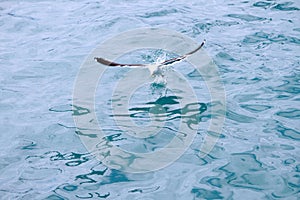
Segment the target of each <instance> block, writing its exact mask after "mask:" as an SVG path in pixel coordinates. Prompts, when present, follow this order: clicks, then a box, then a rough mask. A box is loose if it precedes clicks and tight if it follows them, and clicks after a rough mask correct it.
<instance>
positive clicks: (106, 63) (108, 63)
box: [94, 40, 205, 67]
mask: <svg viewBox="0 0 300 200" xmlns="http://www.w3.org/2000/svg"><path fill="white" fill-rule="evenodd" d="M204 44H205V40H204V41H203V42H202V43H201V44H200V46H199V47H198V48H196V49H195V50H193V51H191V52H189V53H187V54H185V55H183V56H179V57H176V58H172V59H169V60H166V61H164V62H162V63H160V64H159V65H160V66H162V65H170V64H173V63H175V62H179V61H182V60H183V59H185V58H186V57H187V56H189V55H192V54H193V53H196V52H197V51H199V50H200V49H201V48H202V47H203V45H204ZM94 59H95V60H96V61H97V62H98V63H101V64H103V65H107V66H120V67H124V66H140V67H143V66H146V65H145V64H120V63H116V62H112V61H109V60H106V59H104V58H98V57H95V58H94Z"/></svg>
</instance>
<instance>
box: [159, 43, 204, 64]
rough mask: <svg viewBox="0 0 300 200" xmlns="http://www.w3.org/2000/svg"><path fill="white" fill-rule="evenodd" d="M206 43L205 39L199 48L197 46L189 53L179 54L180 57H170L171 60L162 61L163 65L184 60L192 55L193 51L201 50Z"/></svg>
mask: <svg viewBox="0 0 300 200" xmlns="http://www.w3.org/2000/svg"><path fill="white" fill-rule="evenodd" d="M204 44H205V40H204V41H203V42H202V43H201V44H200V46H199V47H198V48H196V49H195V50H193V51H191V52H189V53H187V54H184V55H183V56H179V57H176V58H172V59H170V60H166V61H164V62H162V63H161V65H171V64H173V63H175V62H179V61H182V60H184V59H185V58H186V57H188V56H190V55H192V54H193V53H196V52H197V51H199V50H200V49H201V48H202V47H203V45H204Z"/></svg>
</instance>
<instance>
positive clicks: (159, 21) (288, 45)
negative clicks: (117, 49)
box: [0, 0, 300, 200]
mask: <svg viewBox="0 0 300 200" xmlns="http://www.w3.org/2000/svg"><path fill="white" fill-rule="evenodd" d="M299 15H300V1H297V0H293V1H284V0H282V1H280V0H277V1H276V0H265V1H255V0H250V1H233V0H229V1H225V0H213V1H202V0H201V1H196V0H193V1H154V2H151V1H143V2H141V1H135V0H132V1H119V0H112V1H100V2H93V1H81V2H76V1H1V3H0V31H1V32H0V44H1V45H0V49H1V51H0V64H1V68H0V112H1V115H0V133H1V134H0V150H1V151H0V152H1V153H0V199H49V200H50V199H51V200H56V199H120V200H124V199H143V200H150V199H153V200H161V199H166V200H169V199H170V200H173V199H179V200H190V199H251V200H252V199H295V200H296V199H299V198H300V194H299V192H300V189H299V188H300V173H299V172H300V163H299V160H300V156H299V155H300V145H299V141H300V126H299V119H300V103H299V100H300V96H299V93H300V66H299V65H300V54H299V53H300V18H299ZM149 26H150V27H157V28H166V29H171V30H175V31H178V32H180V33H182V34H184V35H186V36H189V37H191V38H193V39H194V40H195V41H197V42H198V43H200V42H201V41H202V40H203V39H204V38H205V39H206V40H207V44H206V45H205V50H206V51H207V52H208V53H209V54H210V56H211V57H212V59H213V60H214V61H215V63H216V65H217V67H218V69H219V73H220V77H221V79H222V81H223V84H224V87H225V92H226V107H227V111H226V121H225V124H224V128H223V130H222V133H221V137H220V139H219V141H218V143H217V145H216V146H215V148H214V149H213V151H212V152H210V154H209V155H208V156H207V157H205V158H200V157H199V156H198V153H199V152H198V151H199V150H198V146H197V143H198V142H201V141H202V139H203V136H204V134H205V130H206V128H207V123H208V122H209V120H210V117H212V116H211V115H210V112H209V111H210V107H211V106H212V103H211V102H210V96H209V92H208V90H207V88H206V86H205V83H204V82H203V80H202V79H201V76H200V75H199V74H197V73H194V71H193V69H192V68H189V67H188V66H187V67H186V68H185V70H182V67H180V65H178V66H174V68H175V69H177V70H178V71H179V72H181V73H182V74H183V75H184V76H185V77H189V78H190V81H191V84H192V85H193V86H195V91H196V93H197V95H198V97H199V99H200V100H199V102H194V103H198V105H200V111H201V112H199V113H198V115H197V116H195V117H194V118H193V119H194V121H193V123H195V124H199V130H198V134H197V135H196V138H195V141H194V143H193V144H192V145H191V146H190V148H189V149H188V150H187V152H186V153H185V154H184V155H183V156H182V157H181V158H180V159H179V160H177V161H176V162H175V163H173V164H172V165H170V166H168V167H166V168H164V169H161V170H159V171H155V172H150V173H145V174H130V173H124V172H122V171H118V170H114V169H109V168H107V167H106V166H105V165H103V164H102V163H101V162H99V161H97V159H95V158H94V156H93V155H92V154H90V153H88V151H87V150H86V149H85V147H84V146H83V144H82V143H81V141H80V139H79V137H78V134H80V132H78V131H76V129H75V125H74V121H73V118H72V115H73V114H76V113H74V112H75V111H72V92H73V86H74V82H75V80H76V76H77V73H78V71H79V68H80V65H81V63H82V62H83V61H84V59H85V58H86V56H87V55H88V54H89V53H90V52H91V51H92V50H93V49H94V48H95V47H96V46H97V45H99V44H100V43H101V42H103V41H105V40H106V39H108V38H110V37H112V36H114V35H116V34H118V33H120V32H123V31H127V30H130V29H133V28H141V27H149ZM158 55H159V51H155V52H152V54H151V52H150V53H149V52H148V54H146V53H145V54H143V55H137V54H135V55H134V56H127V57H126V56H125V57H124V58H123V60H125V61H131V62H138V61H145V62H152V61H154V60H155V59H156V57H155V56H158ZM139 59H140V60H139ZM185 64H186V63H182V64H181V65H185ZM124 71H126V69H109V70H107V73H106V74H105V76H104V77H103V81H102V82H100V83H99V84H100V85H101V87H99V88H98V89H97V93H96V105H95V107H96V110H97V117H98V120H99V121H101V123H103V124H104V125H105V128H106V129H105V130H106V134H107V135H108V137H107V138H108V140H111V141H112V142H113V143H114V144H115V145H121V146H122V147H123V148H125V149H126V148H127V149H129V150H132V151H140V152H147V151H153V150H155V149H156V148H160V147H163V146H164V145H165V144H166V143H167V141H168V138H170V137H174V135H175V134H176V130H177V125H176V123H177V121H178V116H179V117H180V116H181V117H182V115H183V113H182V112H177V111H178V109H179V110H180V105H179V104H178V102H177V99H176V97H174V95H172V92H168V93H167V94H165V95H162V94H164V93H165V90H164V88H161V87H158V86H155V87H153V86H151V85H144V86H143V87H141V88H139V89H138V90H137V91H136V94H135V95H133V96H132V97H131V101H130V105H129V107H130V109H131V110H130V111H131V112H132V115H131V116H130V119H131V120H133V121H135V122H136V124H139V125H141V126H143V125H145V124H147V123H149V117H148V114H149V112H150V106H151V105H158V104H159V105H161V106H162V107H164V108H170V110H169V112H168V115H169V116H170V117H171V120H169V121H168V123H166V124H165V126H164V131H165V132H164V133H165V134H163V135H162V136H161V138H160V139H157V138H152V139H145V140H139V141H138V140H136V139H135V138H133V137H130V136H126V134H125V133H123V132H120V131H119V130H118V129H115V128H114V127H113V117H114V116H112V113H111V110H110V108H111V105H110V102H111V96H112V95H111V88H113V85H114V81H115V80H117V79H118V78H119V77H120V76H122V74H123V72H124ZM178 88H180V85H179V86H178ZM124 95H126V94H124ZM141 95H143V97H145V96H147V99H145V98H142V96H141ZM147 106H148V107H147ZM115 117H117V116H115ZM133 143H135V144H136V145H135V146H134V147H133V146H132V144H133Z"/></svg>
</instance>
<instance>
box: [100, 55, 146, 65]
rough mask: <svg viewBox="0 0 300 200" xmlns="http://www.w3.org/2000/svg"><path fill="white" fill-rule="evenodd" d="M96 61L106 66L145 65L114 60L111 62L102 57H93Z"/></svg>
mask: <svg viewBox="0 0 300 200" xmlns="http://www.w3.org/2000/svg"><path fill="white" fill-rule="evenodd" d="M94 59H95V60H96V61H97V62H98V63H101V64H103V65H107V66H120V67H124V66H146V65H144V64H120V63H116V62H112V61H109V60H106V59H104V58H97V57H95V58H94Z"/></svg>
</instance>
